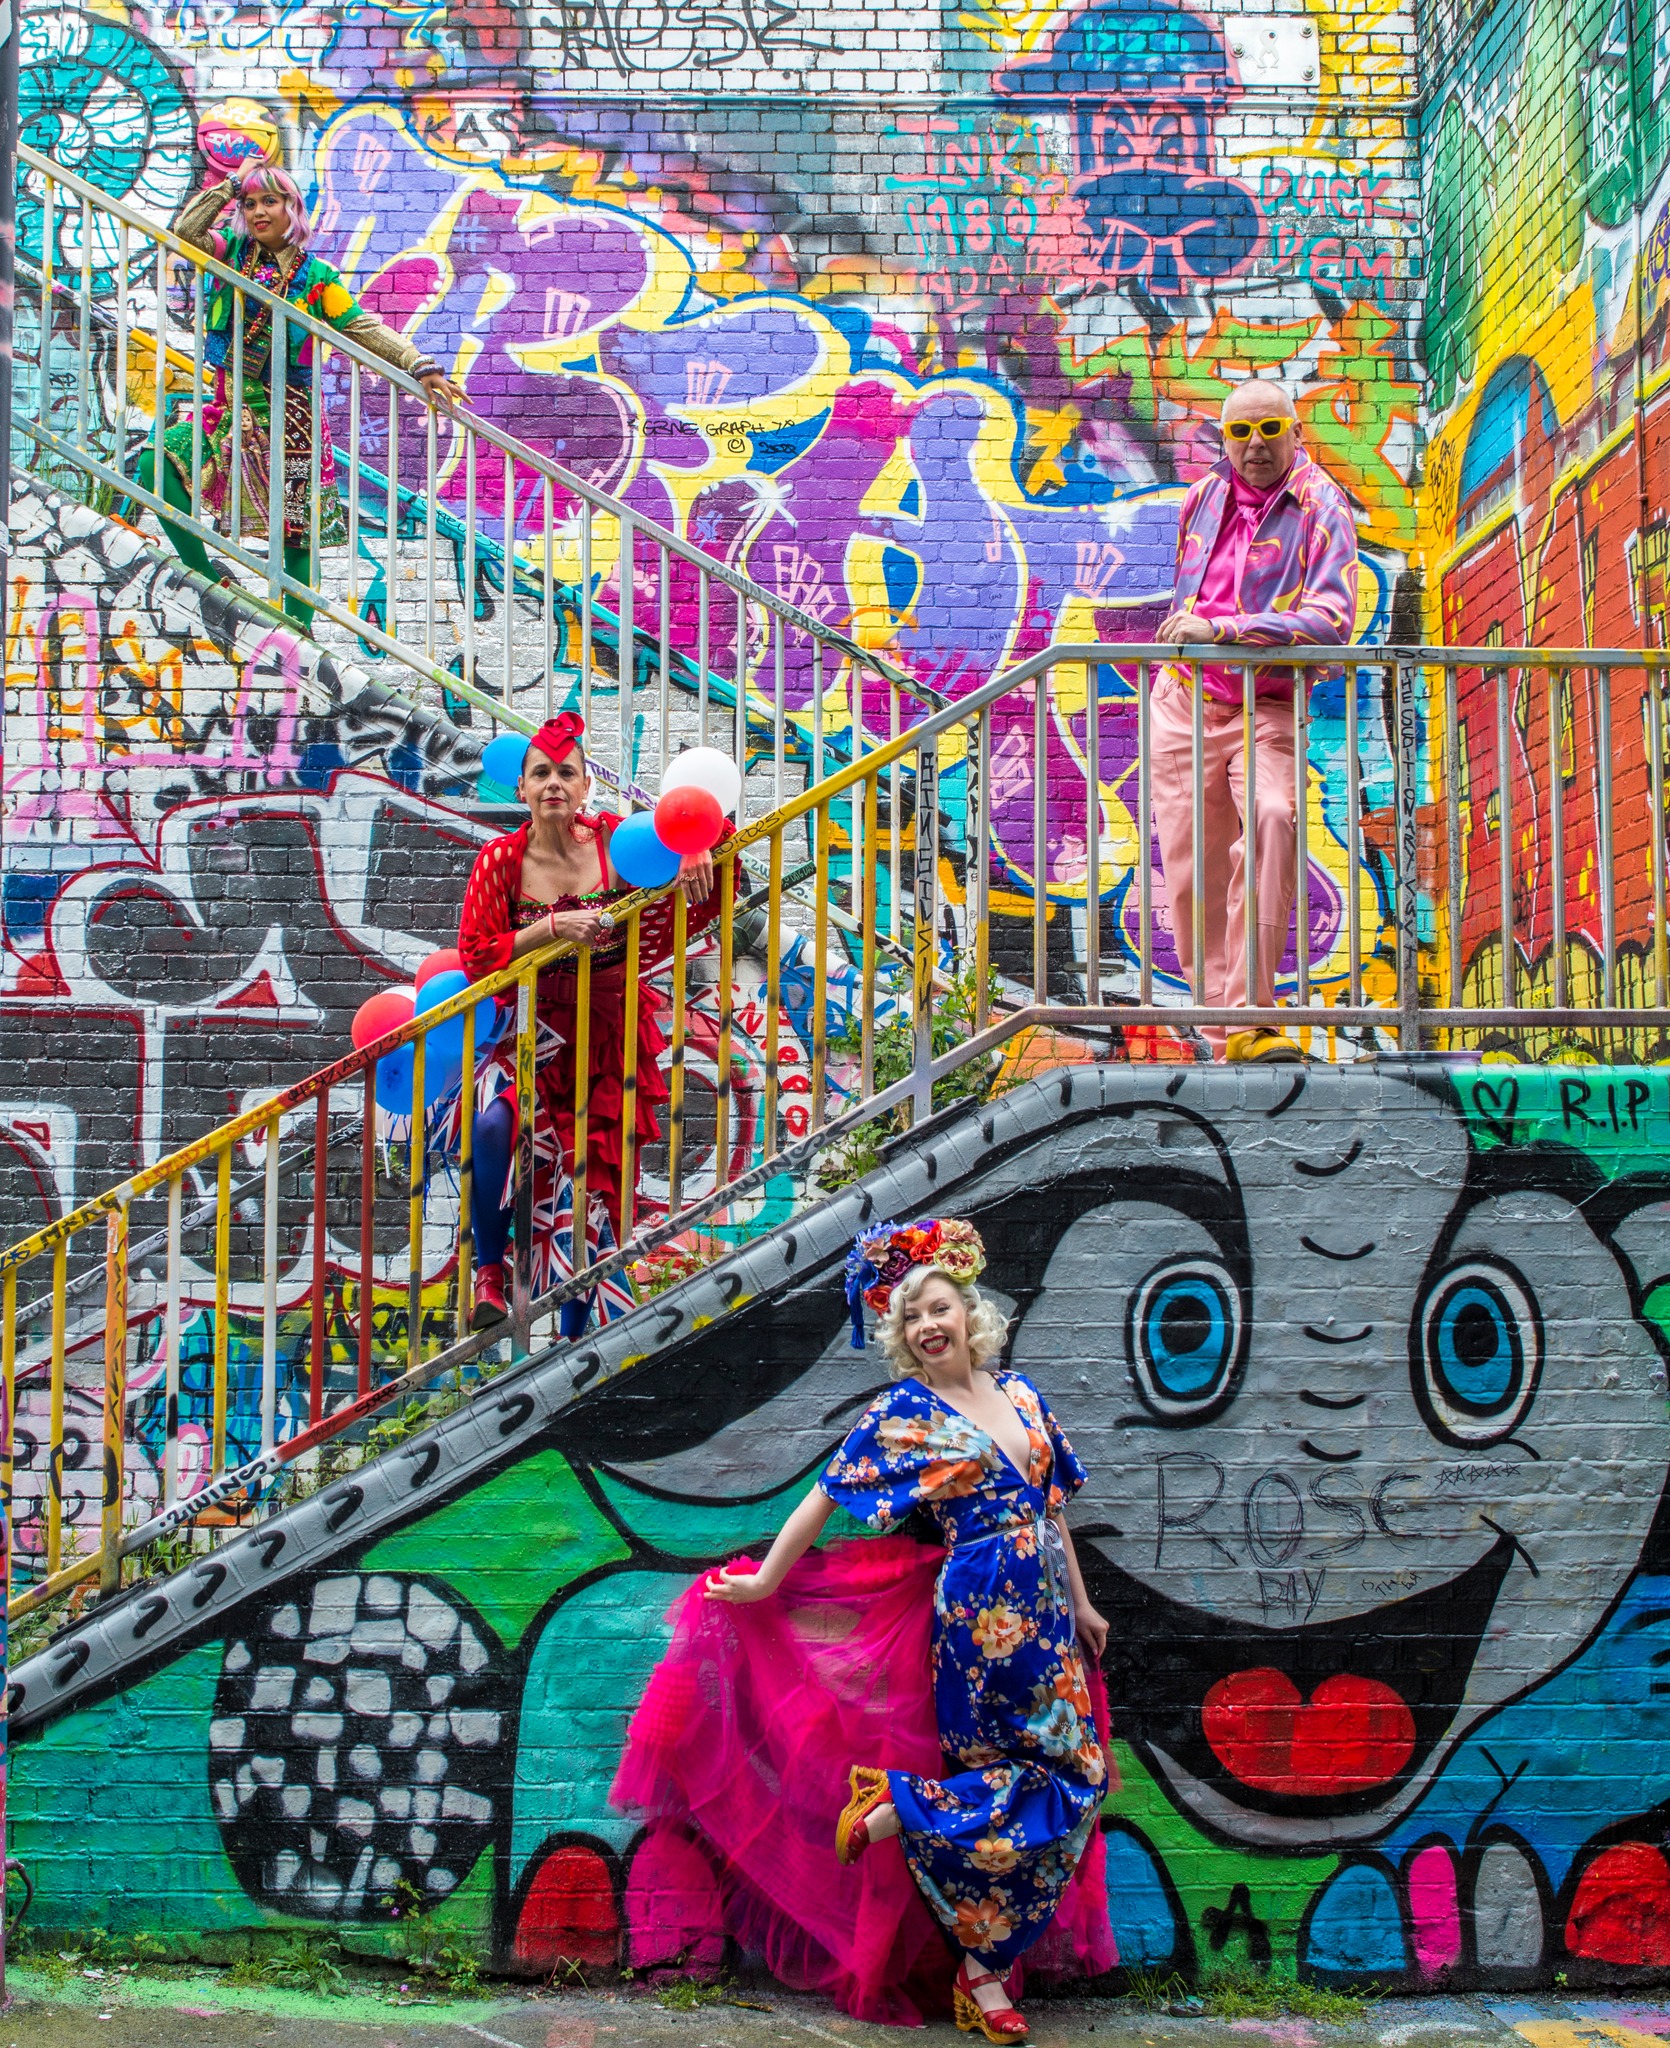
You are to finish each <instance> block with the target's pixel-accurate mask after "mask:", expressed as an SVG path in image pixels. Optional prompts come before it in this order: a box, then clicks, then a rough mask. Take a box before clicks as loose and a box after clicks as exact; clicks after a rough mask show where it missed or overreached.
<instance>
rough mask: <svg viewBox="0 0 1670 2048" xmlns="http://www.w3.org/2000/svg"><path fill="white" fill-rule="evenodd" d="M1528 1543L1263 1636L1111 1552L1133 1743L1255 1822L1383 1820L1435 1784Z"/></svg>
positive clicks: (1120, 1674) (1108, 1574)
mask: <svg viewBox="0 0 1670 2048" xmlns="http://www.w3.org/2000/svg"><path fill="white" fill-rule="evenodd" d="M1515 1550H1516V1546H1515V1544H1514V1543H1513V1541H1512V1539H1511V1538H1508V1537H1506V1536H1504V1537H1502V1538H1500V1539H1499V1540H1498V1541H1497V1542H1496V1543H1494V1544H1493V1545H1492V1546H1491V1548H1490V1549H1489V1550H1488V1551H1486V1553H1485V1554H1484V1556H1483V1557H1482V1558H1480V1559H1479V1561H1478V1562H1477V1563H1476V1564H1474V1565H1471V1566H1469V1568H1468V1569H1467V1570H1466V1571H1464V1572H1462V1573H1460V1574H1459V1575H1458V1576H1457V1577H1455V1578H1453V1579H1446V1580H1445V1581H1444V1582H1443V1583H1442V1584H1441V1585H1438V1586H1434V1587H1432V1588H1431V1589H1430V1590H1429V1591H1427V1592H1423V1593H1417V1594H1412V1595H1411V1596H1410V1597H1409V1598H1407V1599H1405V1600H1398V1601H1393V1602H1391V1603H1389V1604H1388V1605H1386V1606H1384V1607H1377V1608H1374V1609H1373V1610H1372V1611H1371V1612H1369V1613H1367V1614H1360V1615H1351V1616H1345V1617H1342V1618H1341V1619H1339V1620H1336V1621H1327V1622H1318V1623H1315V1624H1314V1625H1312V1626H1309V1627H1299V1628H1264V1627H1260V1626H1258V1625H1256V1624H1254V1623H1249V1622H1237V1621H1232V1620H1225V1619H1223V1618H1222V1617H1220V1616H1217V1615H1211V1614H1207V1613H1205V1612H1203V1611H1202V1610H1201V1609H1200V1608H1197V1607H1189V1606H1185V1605H1184V1604H1182V1603H1181V1602H1179V1601H1176V1600H1172V1599H1170V1598H1168V1597H1167V1596H1166V1595H1165V1594H1163V1593H1160V1592H1157V1591H1156V1590H1155V1589H1154V1588H1153V1587H1152V1586H1148V1585H1145V1584H1144V1583H1142V1581H1140V1580H1138V1579H1135V1578H1133V1577H1131V1576H1130V1575H1129V1574H1128V1573H1126V1572H1124V1571H1121V1570H1120V1568H1119V1567H1118V1566H1117V1565H1114V1564H1112V1563H1110V1562H1109V1561H1108V1560H1107V1559H1106V1558H1105V1557H1103V1556H1102V1555H1100V1553H1099V1551H1098V1549H1097V1546H1096V1545H1095V1543H1094V1541H1093V1540H1092V1541H1090V1542H1087V1543H1085V1544H1084V1545H1083V1551H1082V1558H1081V1561H1082V1563H1083V1566H1084V1572H1085V1578H1086V1581H1087V1584H1088V1590H1089V1592H1090V1597H1091V1599H1092V1601H1093V1602H1094V1603H1095V1604H1096V1606H1098V1607H1099V1608H1100V1609H1101V1611H1102V1612H1103V1613H1104V1614H1105V1615H1106V1616H1107V1618H1108V1622H1109V1630H1108V1648H1107V1652H1106V1655H1105V1656H1104V1658H1103V1669H1104V1671H1105V1673H1106V1676H1107V1681H1108V1693H1109V1696H1110V1698H1112V1699H1115V1700H1118V1701H1120V1702H1121V1707H1120V1712H1119V1717H1118V1727H1117V1728H1116V1729H1115V1733H1116V1734H1120V1735H1124V1736H1126V1737H1127V1738H1128V1739H1129V1740H1130V1741H1131V1742H1132V1743H1133V1744H1134V1745H1135V1746H1136V1748H1137V1749H1138V1750H1139V1751H1141V1752H1142V1753H1143V1754H1144V1756H1145V1757H1146V1758H1147V1759H1148V1760H1149V1761H1151V1762H1152V1763H1154V1764H1155V1765H1156V1766H1157V1767H1158V1769H1159V1770H1160V1772H1161V1774H1162V1775H1163V1776H1164V1777H1166V1778H1167V1779H1168V1780H1175V1779H1176V1778H1177V1776H1178V1775H1179V1774H1180V1773H1181V1774H1185V1775H1186V1776H1187V1777H1188V1778H1190V1779H1192V1780H1194V1781H1195V1782H1196V1783H1197V1784H1198V1785H1200V1786H1201V1787H1203V1788H1206V1789H1208V1790H1209V1791H1210V1792H1211V1793H1213V1794H1215V1795H1216V1798H1217V1800H1219V1801H1223V1802H1226V1803H1228V1804H1229V1805H1231V1806H1233V1807H1236V1808H1239V1809H1241V1810H1242V1811H1249V1810H1250V1811H1253V1812H1258V1813H1267V1814H1281V1815H1293V1816H1298V1817H1304V1818H1310V1817H1315V1818H1321V1817H1323V1816H1327V1815H1339V1814H1360V1813H1369V1812H1372V1811H1373V1810H1374V1809H1376V1808H1378V1807H1380V1806H1382V1805H1383V1804H1384V1803H1385V1802H1386V1801H1387V1800H1388V1799H1390V1798H1393V1797H1394V1796H1395V1795H1396V1794H1397V1792H1398V1791H1399V1790H1400V1789H1401V1788H1402V1787H1403V1786H1404V1785H1406V1784H1407V1783H1408V1781H1409V1780H1410V1779H1411V1778H1413V1777H1415V1776H1417V1775H1419V1774H1421V1773H1422V1771H1423V1767H1424V1766H1426V1765H1427V1763H1428V1762H1429V1760H1430V1759H1432V1757H1433V1755H1434V1752H1435V1751H1436V1750H1437V1748H1438V1746H1439V1744H1440V1743H1441V1742H1442V1741H1443V1739H1444V1737H1445V1735H1446V1734H1447V1733H1448V1732H1449V1730H1450V1729H1451V1728H1452V1726H1453V1725H1454V1723H1455V1720H1456V1716H1457V1715H1458V1713H1459V1712H1460V1710H1461V1705H1462V1701H1463V1699H1464V1698H1465V1696H1466V1691H1467V1682H1468V1679H1469V1677H1470V1676H1471V1674H1472V1670H1473V1665H1474V1662H1475V1660H1476V1658H1477V1656H1478V1651H1479V1645H1480V1643H1481V1642H1482V1641H1483V1639H1484V1633H1485V1630H1486V1628H1487V1627H1488V1626H1489V1623H1490V1617H1491V1613H1492V1610H1493V1609H1494V1607H1495V1604H1496V1597H1497V1594H1498V1593H1499V1592H1500V1591H1501V1588H1502V1585H1503V1582H1504V1581H1505V1579H1506V1578H1507V1575H1508V1570H1509V1567H1510V1566H1511V1565H1512V1563H1513V1559H1514V1555H1515Z"/></svg>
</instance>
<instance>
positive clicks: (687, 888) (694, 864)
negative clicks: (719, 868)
mask: <svg viewBox="0 0 1670 2048" xmlns="http://www.w3.org/2000/svg"><path fill="white" fill-rule="evenodd" d="M678 885H679V887H680V888H681V889H682V890H683V891H684V899H685V901H686V902H687V903H705V902H706V901H707V899H708V898H709V897H710V896H711V895H712V894H713V855H712V854H711V853H687V854H686V855H685V856H684V858H683V859H682V860H681V861H680V862H679V864H678Z"/></svg>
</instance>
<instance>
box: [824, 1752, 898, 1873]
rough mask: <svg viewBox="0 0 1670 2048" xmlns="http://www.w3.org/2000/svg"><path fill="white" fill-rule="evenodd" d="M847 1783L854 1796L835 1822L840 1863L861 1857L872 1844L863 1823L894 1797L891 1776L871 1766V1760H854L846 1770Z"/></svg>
mask: <svg viewBox="0 0 1670 2048" xmlns="http://www.w3.org/2000/svg"><path fill="white" fill-rule="evenodd" d="M847 1783H848V1785H849V1786H850V1787H851V1788H852V1797H851V1798H850V1799H849V1800H848V1801H847V1803H846V1805H845V1806H843V1807H842V1809H841V1817H840V1819H839V1820H838V1821H836V1823H835V1860H836V1862H837V1863H856V1862H857V1861H858V1859H859V1857H860V1856H862V1855H863V1853H864V1851H865V1850H866V1849H867V1848H869V1846H870V1831H869V1829H868V1828H867V1827H866V1826H865V1825H864V1823H865V1822H866V1821H867V1820H868V1819H869V1818H870V1815H871V1814H872V1813H874V1812H875V1810H876V1808H877V1807H878V1806H885V1805H886V1804H887V1802H888V1801H889V1800H890V1799H891V1798H892V1797H893V1785H892V1780H891V1779H890V1778H889V1777H888V1775H887V1773H886V1772H885V1771H877V1770H872V1769H871V1767H870V1766H869V1765H868V1764H854V1765H853V1767H852V1769H851V1770H850V1771H849V1772H848V1773H847Z"/></svg>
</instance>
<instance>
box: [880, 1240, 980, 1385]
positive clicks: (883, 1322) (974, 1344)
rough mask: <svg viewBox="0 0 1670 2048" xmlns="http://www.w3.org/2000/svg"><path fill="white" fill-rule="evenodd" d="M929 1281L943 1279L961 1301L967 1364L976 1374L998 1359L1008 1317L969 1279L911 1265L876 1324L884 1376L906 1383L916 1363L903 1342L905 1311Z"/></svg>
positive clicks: (917, 1362) (929, 1267)
mask: <svg viewBox="0 0 1670 2048" xmlns="http://www.w3.org/2000/svg"><path fill="white" fill-rule="evenodd" d="M930 1280H943V1281H944V1282H945V1285H946V1286H947V1287H949V1288H950V1289H951V1290H952V1291H953V1293H955V1294H957V1295H959V1296H960V1297H961V1299H962V1304H963V1307H964V1308H965V1309H966V1310H967V1312H968V1356H969V1363H970V1364H971V1365H973V1366H974V1368H975V1370H976V1371H978V1370H979V1368H980V1367H981V1366H984V1365H990V1364H991V1363H992V1361H993V1360H994V1359H996V1358H999V1357H1001V1356H1002V1353H1003V1347H1004V1345H1005V1344H1006V1343H1007V1342H1008V1340H1009V1318H1008V1317H1007V1316H1006V1315H1004V1314H1003V1313H1002V1311H1001V1310H1000V1309H998V1308H997V1307H996V1306H995V1305H994V1304H993V1303H992V1302H990V1301H988V1300H987V1299H986V1297H985V1296H984V1295H983V1294H982V1293H981V1292H980V1290H979V1288H978V1287H976V1286H975V1284H974V1282H973V1281H972V1280H953V1279H952V1278H951V1276H950V1275H949V1274H948V1273H942V1272H941V1271H940V1270H939V1268H938V1267H937V1266H912V1267H911V1269H910V1271H909V1272H908V1273H907V1274H906V1275H905V1277H904V1278H903V1279H902V1280H901V1281H900V1282H899V1284H898V1286H897V1287H895V1288H894V1290H893V1292H892V1294H891V1295H890V1296H889V1297H888V1302H887V1313H886V1314H885V1315H884V1316H881V1317H880V1318H878V1320H877V1322H876V1342H877V1343H878V1344H879V1345H880V1346H881V1353H882V1356H883V1357H884V1358H885V1359H886V1360H887V1371H888V1375H889V1377H890V1378H892V1379H896V1380H908V1379H909V1378H910V1376H911V1374H912V1373H913V1372H915V1371H917V1369H918V1364H919V1361H918V1360H916V1359H915V1358H913V1357H912V1356H911V1353H910V1346H909V1345H908V1344H906V1342H905V1309H906V1307H907V1306H908V1304H909V1303H910V1302H912V1301H914V1300H915V1298H916V1297H917V1295H919V1294H920V1293H921V1292H922V1289H923V1288H924V1287H925V1286H926V1285H927V1284H928V1282H929V1281H930Z"/></svg>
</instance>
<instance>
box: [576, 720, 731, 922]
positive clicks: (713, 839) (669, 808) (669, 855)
mask: <svg viewBox="0 0 1670 2048" xmlns="http://www.w3.org/2000/svg"><path fill="white" fill-rule="evenodd" d="M741 801H742V773H741V770H740V769H739V768H738V767H737V765H736V763H735V762H734V761H733V760H732V759H731V757H730V756H729V755H728V754H722V753H720V751H719V749H718V748H717V747H691V748H690V749H689V751H688V752H686V753H683V754H680V755H679V756H678V758H677V759H676V760H675V761H674V762H673V763H672V765H671V766H670V767H669V768H668V769H667V772H666V773H665V774H664V775H663V776H662V778H661V800H660V802H659V803H658V804H657V805H656V806H655V809H654V810H653V811H638V812H635V813H634V814H633V816H632V817H630V818H623V819H622V820H621V822H620V824H618V825H617V826H616V827H615V836H614V837H613V838H612V839H611V840H610V841H609V858H610V860H611V861H613V863H614V867H615V873H616V874H617V875H619V876H620V878H621V880H622V881H623V882H625V883H626V884H627V886H628V887H629V888H633V889H659V888H660V887H661V885H662V884H663V883H664V882H670V881H671V880H672V879H673V877H674V876H675V875H676V874H677V873H678V870H679V863H680V861H681V860H682V859H683V858H684V857H685V856H686V855H688V854H697V853H707V852H709V851H710V850H711V849H712V848H713V847H715V846H717V845H718V843H719V841H720V839H721V838H722V837H723V836H724V831H725V815H726V813H727V812H729V811H734V810H735V809H736V807H737V805H738V804H739V803H740V802H741Z"/></svg>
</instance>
